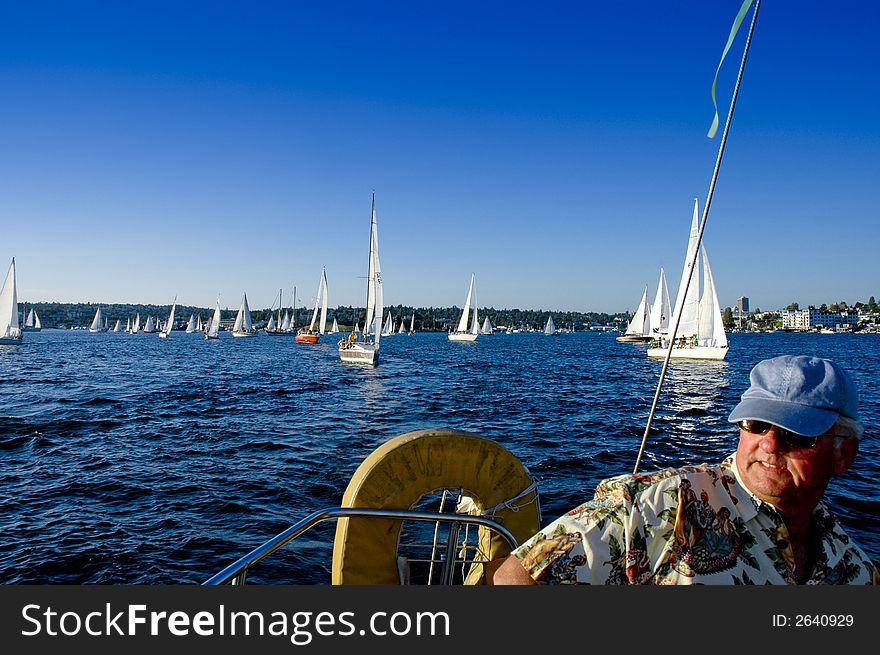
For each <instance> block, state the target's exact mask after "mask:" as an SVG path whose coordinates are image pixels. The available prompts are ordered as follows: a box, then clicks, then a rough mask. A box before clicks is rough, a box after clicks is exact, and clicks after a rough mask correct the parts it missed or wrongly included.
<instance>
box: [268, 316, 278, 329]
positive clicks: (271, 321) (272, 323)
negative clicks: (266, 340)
mask: <svg viewBox="0 0 880 655" xmlns="http://www.w3.org/2000/svg"><path fill="white" fill-rule="evenodd" d="M275 330H276V327H275V317H274V316H272V315H271V314H269V322H268V323H266V332H274V331H275Z"/></svg>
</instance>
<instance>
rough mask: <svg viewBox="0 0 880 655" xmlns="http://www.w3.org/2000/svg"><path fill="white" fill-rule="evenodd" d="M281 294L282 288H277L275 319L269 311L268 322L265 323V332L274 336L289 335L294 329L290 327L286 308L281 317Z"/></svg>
mask: <svg viewBox="0 0 880 655" xmlns="http://www.w3.org/2000/svg"><path fill="white" fill-rule="evenodd" d="M282 296H283V290H282V289H278V312H277V315H278V317H277V319H276V317H275V316H274V315H273V314H272V313H271V311H270V313H269V322H268V323H266V334H269V335H272V336H275V337H285V336H290V335H292V334H294V333H295V331H294V330H291V329H290V316H289V315H288V313H287V310H284V318H282V317H281V298H282Z"/></svg>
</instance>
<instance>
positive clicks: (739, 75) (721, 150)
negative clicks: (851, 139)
mask: <svg viewBox="0 0 880 655" xmlns="http://www.w3.org/2000/svg"><path fill="white" fill-rule="evenodd" d="M760 7H761V0H756V1H755V12H754V13H753V14H752V23H751V25H750V26H749V34H748V36H747V37H746V44H745V47H744V48H743V55H742V61H741V62H740V65H739V73H737V76H736V84H735V85H734V89H733V96H732V97H731V99H730V108H729V109H728V111H727V119H726V120H725V122H724V132H723V133H722V135H721V143H719V144H718V156H717V158H716V160H715V170H714V171H713V173H712V181H711V182H710V183H709V192H708V194H707V195H706V203H705V205H704V206H703V216H702V219H701V220H700V231H699V234H698V235H697V245H696V247H695V248H694V254H693V259H692V260H691V262H690V274H689V275H688V278H687V281H686V282H685V286H684V290H683V292H682V298H684V297H685V296H686V295H687V290H688V287H689V286H690V283H691V281H692V280H693V277H694V270H695V269H696V263H697V258H698V257H699V255H700V243H701V242H702V240H703V230H705V229H706V220H707V219H708V218H709V207H710V205H711V204H712V195H713V193H714V192H715V183H716V181H717V180H718V170H719V169H720V168H721V157H722V156H723V155H724V146H725V145H726V144H727V135H728V132H729V131H730V122H731V120H732V119H733V110H734V107H736V98H737V95H739V87H740V84H741V82H742V76H743V71H744V70H745V67H746V59H747V58H748V56H749V46H750V45H751V42H752V33H753V32H754V31H755V22H756V21H757V19H758V9H760ZM676 304H677V303H676ZM674 313H675V314H676V315H675V324H674V325H672V326H671V327H672V332H671V333H670V334H669V337H668V339H669V345H668V347H667V349H666V357H665V358H664V359H663V368H662V369H661V371H660V379H659V381H658V382H657V389H656V391H655V392H654V400H653V402H652V403H651V411H650V413H649V414H648V422H647V425H645V433H644V434H643V435H642V443H641V445H640V446H639V454H638V456H637V457H636V464H635V467H634V468H633V475H635V474H636V473H638V471H639V464H640V463H641V461H642V455H643V454H644V452H645V446H646V444H647V441H648V434H649V433H650V432H651V422H652V421H653V419H654V413H655V412H656V411H657V401H658V400H659V399H660V390H661V389H662V388H663V381H664V380H665V378H666V370H667V369H668V367H669V360H670V358H671V357H672V347H673V345H674V344H675V335H676V332H677V331H678V324H679V322H680V321H681V314H682V312H681V309H679V311H678V312H674Z"/></svg>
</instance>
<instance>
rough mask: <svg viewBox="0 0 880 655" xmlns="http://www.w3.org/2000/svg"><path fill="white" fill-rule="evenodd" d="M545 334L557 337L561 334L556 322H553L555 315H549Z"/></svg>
mask: <svg viewBox="0 0 880 655" xmlns="http://www.w3.org/2000/svg"><path fill="white" fill-rule="evenodd" d="M544 334H545V335H546V336H548V337H555V336H557V335H558V334H559V330H557V329H556V323H554V322H553V316H548V317H547V324H546V325H545V326H544Z"/></svg>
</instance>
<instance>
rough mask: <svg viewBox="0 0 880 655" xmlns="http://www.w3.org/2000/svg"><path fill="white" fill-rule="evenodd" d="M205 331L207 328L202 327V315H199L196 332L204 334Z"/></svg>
mask: <svg viewBox="0 0 880 655" xmlns="http://www.w3.org/2000/svg"><path fill="white" fill-rule="evenodd" d="M204 330H205V326H204V325H202V315H201V314H199V317H198V318H197V319H196V332H203V331H204Z"/></svg>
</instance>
